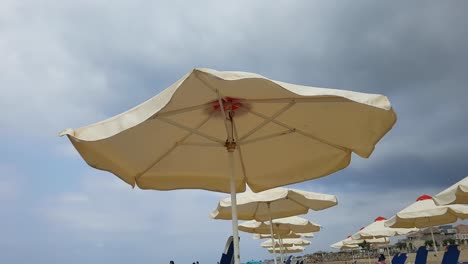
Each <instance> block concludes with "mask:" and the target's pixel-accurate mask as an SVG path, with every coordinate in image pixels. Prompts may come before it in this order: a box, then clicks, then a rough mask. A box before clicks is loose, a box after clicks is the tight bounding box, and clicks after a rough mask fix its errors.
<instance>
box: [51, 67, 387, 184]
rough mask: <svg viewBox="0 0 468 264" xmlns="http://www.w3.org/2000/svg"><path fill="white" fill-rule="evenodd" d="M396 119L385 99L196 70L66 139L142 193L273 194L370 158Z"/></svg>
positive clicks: (89, 159) (95, 164)
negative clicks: (355, 157) (355, 159)
mask: <svg viewBox="0 0 468 264" xmlns="http://www.w3.org/2000/svg"><path fill="white" fill-rule="evenodd" d="M395 121H396V115H395V113H394V111H393V110H392V107H391V105H390V102H389V101H388V99H387V98H386V97H385V96H382V95H375V94H364V93H357V92H351V91H343V90H334V89H324V88H314V87H306V86H299V85H294V84H288V83H284V82H279V81H274V80H270V79H267V78H265V77H263V76H261V75H258V74H253V73H246V72H220V71H216V70H211V69H194V70H193V71H191V72H189V73H188V74H187V75H185V76H184V77H182V78H181V79H180V80H178V81H177V82H176V83H174V84H173V85H171V86H170V87H168V88H167V89H165V90H163V91H162V92H161V93H160V94H158V95H156V96H155V97H153V98H151V99H149V100H148V101H146V102H144V103H142V104H140V105H138V106H136V107H135V108H132V109H130V110H129V111H127V112H124V113H122V114H120V115H117V116H115V117H112V118H110V119H107V120H104V121H102V122H99V123H97V124H94V125H90V126H87V127H82V128H79V129H75V130H73V129H66V130H65V131H63V132H61V134H60V135H66V136H67V137H68V138H69V140H70V141H71V142H72V143H73V146H74V147H75V148H76V149H77V150H78V152H79V153H80V155H81V156H82V157H83V159H84V160H85V161H86V162H87V163H88V164H89V165H90V166H92V167H94V168H97V169H101V170H105V171H110V172H112V173H114V174H115V175H117V176H118V177H119V178H121V179H122V180H123V181H125V182H127V183H128V184H130V185H132V186H135V185H137V186H139V187H140V188H142V189H157V190H174V189H206V190H212V191H218V192H226V193H229V192H230V183H229V174H230V172H229V168H230V166H229V158H228V151H226V149H229V150H230V151H231V150H232V151H235V155H234V171H235V172H236V173H235V175H234V182H235V189H236V191H237V192H243V191H245V185H246V184H249V186H250V188H251V189H252V190H253V191H255V192H259V191H264V190H267V189H271V188H274V187H279V186H283V185H287V184H291V183H297V182H302V181H306V180H310V179H314V178H318V177H322V176H325V175H328V174H330V173H333V172H335V171H338V170H341V169H343V168H345V167H346V166H348V164H349V163H350V158H351V153H352V152H355V153H356V154H358V155H359V156H361V157H369V156H370V155H371V153H372V151H373V150H374V147H375V145H376V143H377V142H378V141H379V140H380V139H381V138H382V137H383V136H384V135H385V134H386V133H387V132H388V131H389V130H390V129H391V128H392V126H393V124H394V123H395Z"/></svg>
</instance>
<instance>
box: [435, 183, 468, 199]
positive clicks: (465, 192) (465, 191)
mask: <svg viewBox="0 0 468 264" xmlns="http://www.w3.org/2000/svg"><path fill="white" fill-rule="evenodd" d="M432 199H433V200H434V202H435V203H436V204H437V205H446V204H468V177H465V178H464V179H463V180H461V181H459V182H457V183H455V184H454V185H452V186H450V187H449V188H447V189H445V190H443V191H442V192H440V193H438V194H437V195H435V196H434V197H432Z"/></svg>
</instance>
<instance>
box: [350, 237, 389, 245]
mask: <svg viewBox="0 0 468 264" xmlns="http://www.w3.org/2000/svg"><path fill="white" fill-rule="evenodd" d="M364 242H366V243H369V244H371V245H386V244H390V239H388V238H387V237H381V238H370V239H352V238H351V237H349V238H347V239H345V240H343V244H344V245H359V244H361V243H364Z"/></svg>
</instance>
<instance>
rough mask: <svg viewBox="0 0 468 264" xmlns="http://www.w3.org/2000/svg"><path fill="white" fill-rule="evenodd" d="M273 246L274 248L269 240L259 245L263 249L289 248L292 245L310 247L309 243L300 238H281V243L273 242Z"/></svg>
mask: <svg viewBox="0 0 468 264" xmlns="http://www.w3.org/2000/svg"><path fill="white" fill-rule="evenodd" d="M274 245H275V246H273V242H272V241H271V240H267V241H265V242H262V243H261V244H260V246H261V247H265V248H271V247H277V246H280V245H281V246H284V247H290V246H294V245H295V246H308V245H310V241H309V240H305V239H302V238H284V239H283V238H281V242H280V241H278V240H275V241H274Z"/></svg>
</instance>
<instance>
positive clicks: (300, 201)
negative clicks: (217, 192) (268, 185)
mask: <svg viewBox="0 0 468 264" xmlns="http://www.w3.org/2000/svg"><path fill="white" fill-rule="evenodd" d="M237 198H238V199H237V213H238V218H239V219H241V220H249V221H246V222H243V223H241V224H239V230H240V231H244V232H248V233H254V238H269V239H270V240H268V241H265V242H263V243H261V244H260V246H262V247H265V248H267V249H268V251H269V252H271V253H273V254H274V255H275V256H274V261H275V263H276V252H280V253H282V255H283V254H285V253H296V252H302V251H303V250H304V246H307V245H310V241H308V240H305V239H303V237H313V234H312V233H313V232H319V231H320V229H321V226H320V225H319V224H316V223H314V222H312V221H309V220H307V219H305V218H302V217H298V216H297V215H299V214H306V213H308V212H309V210H315V211H318V210H323V209H327V208H330V207H332V206H335V205H336V204H337V203H338V201H337V198H336V197H335V196H334V195H328V194H321V193H314V192H306V191H302V190H296V189H286V188H274V189H270V190H267V191H263V192H259V193H253V192H251V191H248V192H245V193H242V194H239V195H238V197H237ZM231 207H232V201H231V198H229V197H228V198H225V199H223V200H221V201H220V202H219V203H218V206H217V208H216V209H215V210H214V211H213V212H212V213H211V214H210V217H211V218H214V219H232V210H231Z"/></svg>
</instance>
